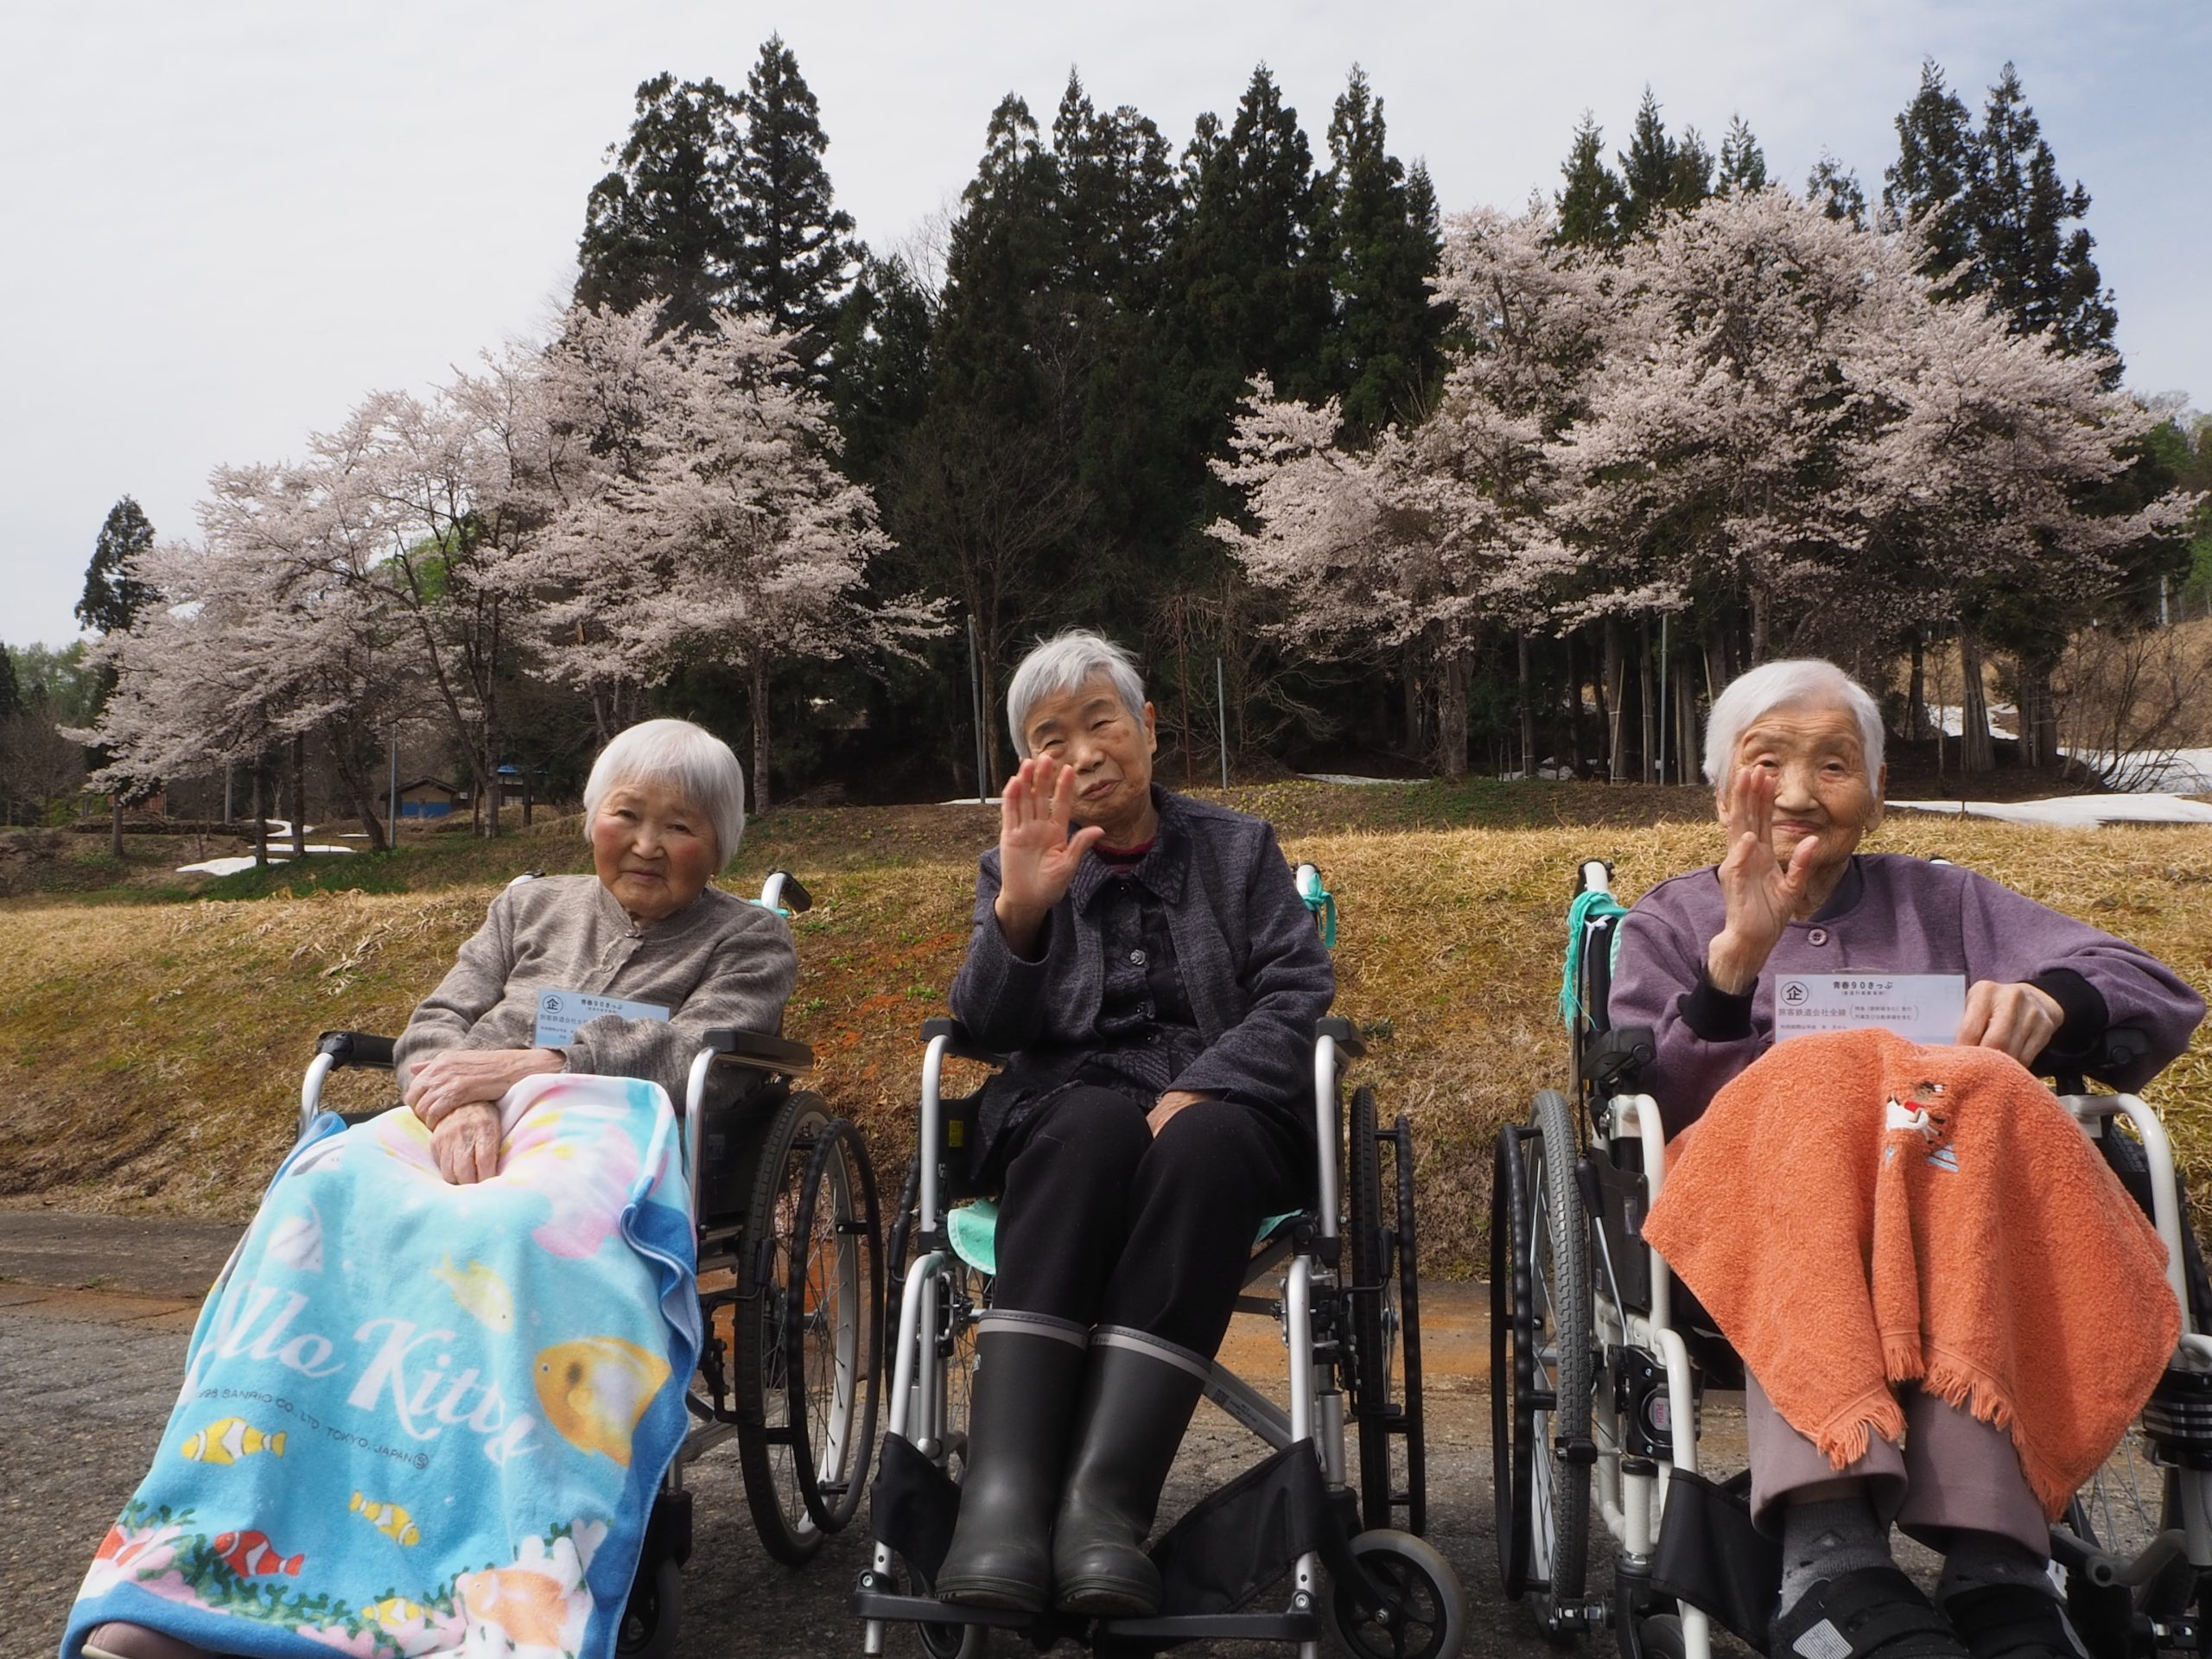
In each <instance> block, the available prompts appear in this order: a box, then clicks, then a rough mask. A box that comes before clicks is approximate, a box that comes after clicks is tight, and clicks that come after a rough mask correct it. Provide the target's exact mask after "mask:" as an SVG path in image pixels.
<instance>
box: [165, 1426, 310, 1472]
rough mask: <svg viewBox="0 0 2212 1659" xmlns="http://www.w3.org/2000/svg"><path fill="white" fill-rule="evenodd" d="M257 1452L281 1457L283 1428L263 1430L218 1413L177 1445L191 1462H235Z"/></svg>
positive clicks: (179, 1453)
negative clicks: (210, 1421)
mask: <svg viewBox="0 0 2212 1659" xmlns="http://www.w3.org/2000/svg"><path fill="white" fill-rule="evenodd" d="M255 1452H268V1453H269V1455H270V1457H272V1458H281V1457H283V1455H284V1433H283V1430H282V1429H279V1430H278V1431H277V1433H274V1434H264V1433H262V1432H261V1431H260V1430H259V1429H257V1428H256V1427H253V1425H252V1424H251V1423H249V1422H247V1421H246V1420H245V1418H243V1417H219V1418H217V1419H216V1420H215V1421H213V1422H212V1423H210V1424H208V1425H207V1427H205V1428H203V1429H201V1430H200V1432H199V1433H197V1434H194V1435H191V1436H189V1437H188V1439H187V1440H185V1443H184V1444H183V1445H182V1446H179V1447H177V1455H178V1456H179V1457H181V1458H185V1459H188V1460H189V1461H191V1462H194V1463H217V1464H221V1463H236V1462H237V1461H238V1459H241V1458H250V1457H251V1456H252V1455H253V1454H254V1453H255Z"/></svg>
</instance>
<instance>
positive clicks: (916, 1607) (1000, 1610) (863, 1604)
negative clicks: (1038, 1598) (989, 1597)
mask: <svg viewBox="0 0 2212 1659" xmlns="http://www.w3.org/2000/svg"><path fill="white" fill-rule="evenodd" d="M853 1611H854V1613H855V1614H856V1615H857V1616H858V1617H860V1618H880V1619H883V1620H885V1621H887V1623H890V1624H988V1625H990V1626H991V1627H992V1628H993V1629H995V1630H1027V1629H1028V1628H1029V1627H1030V1626H1031V1625H1032V1624H1035V1623H1036V1622H1037V1621H1038V1620H1039V1618H1043V1617H1044V1615H1042V1614H1039V1613H1022V1612H1016V1611H1014V1609H1012V1608H1010V1607H971V1606H969V1605H968V1604H967V1603H965V1602H960V1601H939V1600H938V1599H937V1598H936V1597H935V1596H893V1595H886V1594H885V1593H883V1592H881V1591H880V1590H855V1591H854V1592H853Z"/></svg>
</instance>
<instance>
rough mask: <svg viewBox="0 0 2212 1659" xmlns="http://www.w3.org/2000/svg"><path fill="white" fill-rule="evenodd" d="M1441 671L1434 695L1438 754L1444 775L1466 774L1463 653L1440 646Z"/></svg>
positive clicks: (1465, 668) (1464, 661) (1465, 698)
mask: <svg viewBox="0 0 2212 1659" xmlns="http://www.w3.org/2000/svg"><path fill="white" fill-rule="evenodd" d="M1436 654H1437V657H1438V658H1439V665H1440V667H1441V668H1442V670H1443V673H1442V675H1441V677H1440V678H1441V683H1440V685H1439V686H1438V688H1437V694H1436V743H1437V747H1438V748H1439V750H1440V751H1441V753H1442V757H1443V762H1444V775H1445V776H1446V778H1464V777H1465V776H1466V775H1467V653H1466V652H1465V651H1464V650H1459V649H1453V648H1452V647H1448V646H1446V647H1441V648H1440V649H1439V650H1438V652H1437V653H1436Z"/></svg>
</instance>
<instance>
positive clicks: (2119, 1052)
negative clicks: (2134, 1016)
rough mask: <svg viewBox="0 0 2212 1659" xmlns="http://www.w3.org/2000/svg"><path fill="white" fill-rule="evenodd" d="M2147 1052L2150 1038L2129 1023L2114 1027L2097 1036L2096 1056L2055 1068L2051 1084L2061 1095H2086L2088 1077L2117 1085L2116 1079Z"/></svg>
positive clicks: (2149, 1050)
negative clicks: (2088, 1059)
mask: <svg viewBox="0 0 2212 1659" xmlns="http://www.w3.org/2000/svg"><path fill="white" fill-rule="evenodd" d="M2149 1052H2151V1039H2150V1038H2149V1037H2148V1036H2146V1035H2145V1033H2142V1032H2140V1031H2138V1030H2137V1029H2136V1028H2135V1027H2133V1026H2114V1027H2112V1028H2111V1029H2109V1030H2108V1031H2107V1032H2106V1033H2104V1035H2103V1036H2102V1037H2101V1038H2100V1039H2098V1047H2097V1054H2096V1058H2094V1059H2093V1060H2091V1061H2090V1062H2089V1063H2088V1065H2079V1066H2070V1067H2067V1068H2065V1069H2063V1070H2061V1071H2058V1072H2057V1073H2056V1077H2055V1078H2054V1086H2055V1088H2056V1090H2057V1092H2058V1093H2060V1094H2062V1095H2086V1094H2088V1092H2089V1087H2088V1079H2089V1078H2092V1077H2094V1078H2095V1079H2096V1081H2098V1082H2099V1083H2103V1084H2113V1087H2115V1088H2116V1087H2118V1086H2119V1085H2118V1084H2117V1083H2116V1082H2115V1081H2114V1080H2115V1079H2116V1078H2119V1077H2125V1076H2126V1075H2127V1074H2128V1073H2129V1072H2130V1071H2133V1070H2134V1068H2135V1067H2136V1066H2137V1065H2139V1064H2140V1063H2141V1062H2142V1059H2143V1057H2144V1056H2145V1055H2146V1054H2148V1053H2149Z"/></svg>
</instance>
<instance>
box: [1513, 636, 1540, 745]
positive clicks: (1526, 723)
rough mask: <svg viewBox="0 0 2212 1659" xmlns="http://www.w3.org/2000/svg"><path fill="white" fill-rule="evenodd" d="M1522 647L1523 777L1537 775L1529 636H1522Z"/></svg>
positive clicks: (1534, 712)
mask: <svg viewBox="0 0 2212 1659" xmlns="http://www.w3.org/2000/svg"><path fill="white" fill-rule="evenodd" d="M1517 643H1518V645H1519V646H1520V668H1521V775H1522V777H1523V778H1534V777H1535V775H1536V706H1535V701H1534V699H1533V698H1532V697H1531V696H1530V694H1529V636H1528V635H1527V634H1525V633H1524V634H1522V635H1521V636H1520V639H1519V640H1518V641H1517Z"/></svg>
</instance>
